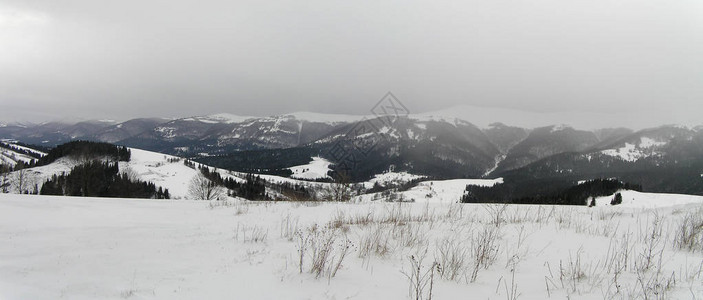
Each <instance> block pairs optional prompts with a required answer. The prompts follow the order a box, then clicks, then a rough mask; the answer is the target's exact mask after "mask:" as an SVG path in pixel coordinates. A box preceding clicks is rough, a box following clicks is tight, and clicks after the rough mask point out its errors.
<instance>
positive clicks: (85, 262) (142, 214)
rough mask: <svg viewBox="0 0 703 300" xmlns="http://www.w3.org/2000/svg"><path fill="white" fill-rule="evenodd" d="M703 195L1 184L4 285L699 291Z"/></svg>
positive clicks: (54, 294)
mask: <svg viewBox="0 0 703 300" xmlns="http://www.w3.org/2000/svg"><path fill="white" fill-rule="evenodd" d="M702 231H703V206H702V205H701V204H699V203H693V204H679V205H675V206H670V207H655V208H641V207H628V206H621V207H611V206H605V205H601V206H596V207H593V208H588V207H566V206H517V205H468V204H431V203H426V204H409V203H402V204H399V203H360V204H353V203H321V202H248V201H212V202H209V201H184V200H181V201H164V200H126V199H98V198H71V197H48V196H24V195H7V194H3V195H0V239H1V240H2V241H3V243H2V247H0V296H1V297H0V298H2V299H196V298H198V299H225V298H226V299H461V298H465V299H508V300H511V299H549V298H554V299H564V298H569V299H700V298H703V283H702V282H703V233H702Z"/></svg>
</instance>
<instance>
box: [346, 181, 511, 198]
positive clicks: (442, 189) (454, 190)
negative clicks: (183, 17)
mask: <svg viewBox="0 0 703 300" xmlns="http://www.w3.org/2000/svg"><path fill="white" fill-rule="evenodd" d="M499 183H503V178H496V179H450V180H431V181H423V182H420V183H419V184H418V185H417V186H415V187H413V188H411V189H409V190H407V191H403V192H400V193H399V194H400V195H402V197H403V199H402V200H403V201H409V202H417V203H445V204H446V203H457V202H459V200H461V196H462V195H464V191H465V190H466V186H467V185H480V186H493V185H496V184H499ZM380 196H381V193H374V194H365V195H360V196H357V197H355V198H354V200H355V201H357V202H368V201H383V200H384V199H383V197H380Z"/></svg>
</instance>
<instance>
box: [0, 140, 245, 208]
mask: <svg viewBox="0 0 703 300" xmlns="http://www.w3.org/2000/svg"><path fill="white" fill-rule="evenodd" d="M0 149H1V148H0ZM130 151H131V152H132V156H131V160H130V161H129V162H119V169H120V172H123V173H125V172H126V173H128V174H130V175H131V176H134V177H135V178H136V179H139V180H142V181H150V182H153V183H154V184H155V185H156V186H157V188H158V187H161V188H163V189H168V190H169V193H170V195H171V198H172V199H186V198H188V186H189V184H190V182H191V180H192V179H193V177H194V176H195V175H197V174H198V171H196V170H195V169H191V168H189V167H187V166H186V165H185V164H184V163H183V159H180V158H178V157H175V156H171V155H165V154H161V153H156V152H151V151H145V150H140V149H134V148H130ZM169 159H170V160H172V161H171V162H169ZM82 163H84V161H80V160H76V159H72V158H69V157H62V158H60V159H58V160H57V161H55V162H53V163H51V164H48V165H46V166H39V167H34V168H30V169H26V172H27V173H28V176H29V178H30V179H29V180H30V181H31V182H32V184H30V186H33V185H34V184H37V186H38V188H39V189H41V186H42V184H43V183H44V182H45V181H46V180H47V179H49V178H51V177H52V176H53V175H60V174H62V173H68V172H70V171H71V169H72V168H74V167H76V166H78V165H80V164H82ZM211 170H215V168H211ZM218 172H219V173H220V174H221V175H222V176H223V177H224V178H229V177H232V178H235V180H237V181H241V180H242V179H240V178H238V177H235V176H233V175H231V174H229V173H227V172H225V171H222V170H218Z"/></svg>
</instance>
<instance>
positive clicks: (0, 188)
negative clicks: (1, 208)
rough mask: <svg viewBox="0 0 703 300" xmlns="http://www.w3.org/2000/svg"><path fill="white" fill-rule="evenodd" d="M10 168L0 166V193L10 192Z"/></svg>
mask: <svg viewBox="0 0 703 300" xmlns="http://www.w3.org/2000/svg"><path fill="white" fill-rule="evenodd" d="M10 170H11V169H10V167H9V166H6V165H3V164H0V193H9V192H10Z"/></svg>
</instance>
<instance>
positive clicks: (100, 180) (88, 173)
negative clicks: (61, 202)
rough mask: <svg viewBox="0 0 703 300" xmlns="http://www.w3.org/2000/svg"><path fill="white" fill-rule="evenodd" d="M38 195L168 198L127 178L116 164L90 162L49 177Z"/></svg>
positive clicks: (144, 183)
mask: <svg viewBox="0 0 703 300" xmlns="http://www.w3.org/2000/svg"><path fill="white" fill-rule="evenodd" d="M39 193H40V194H41V195H58V196H82V197H116V198H147V199H150V198H151V199H169V198H170V197H171V196H170V194H169V191H168V189H165V190H164V189H162V188H161V187H159V188H158V189H157V188H156V185H155V184H154V183H151V182H147V181H141V180H136V179H132V178H129V176H128V175H127V174H126V173H120V172H119V166H118V164H117V163H111V162H100V161H90V162H88V163H85V164H82V165H79V166H76V167H74V168H72V169H71V171H70V172H69V173H68V174H66V173H63V174H61V175H53V176H52V177H51V178H50V179H48V180H47V181H46V182H45V183H44V184H43V185H42V188H41V190H40V191H39Z"/></svg>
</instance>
